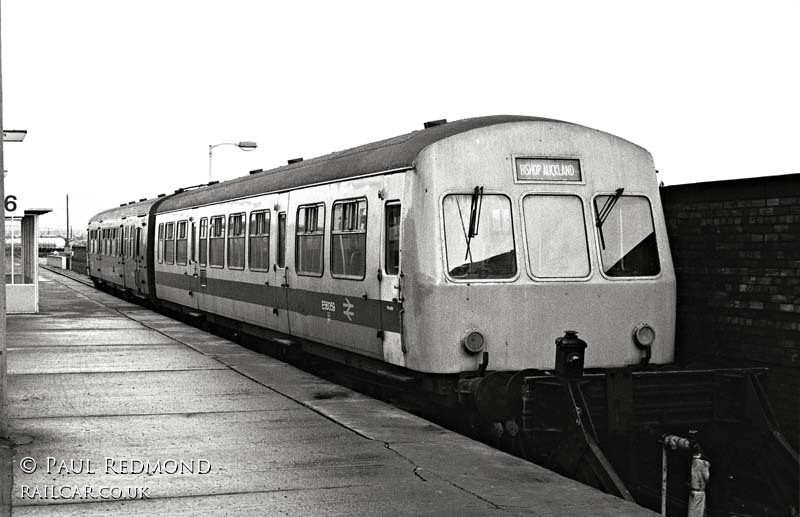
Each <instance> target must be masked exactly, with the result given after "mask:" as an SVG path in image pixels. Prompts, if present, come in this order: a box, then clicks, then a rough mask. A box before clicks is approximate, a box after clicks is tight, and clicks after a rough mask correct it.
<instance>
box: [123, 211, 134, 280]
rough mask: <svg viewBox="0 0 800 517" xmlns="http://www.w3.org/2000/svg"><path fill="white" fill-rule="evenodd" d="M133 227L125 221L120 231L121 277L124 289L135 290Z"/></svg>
mask: <svg viewBox="0 0 800 517" xmlns="http://www.w3.org/2000/svg"><path fill="white" fill-rule="evenodd" d="M133 236H134V227H133V225H132V224H131V221H130V220H126V224H125V229H124V230H123V231H122V261H123V265H122V275H123V285H124V286H125V289H129V290H131V291H132V290H134V289H136V279H135V278H134V276H135V271H136V259H135V258H134V256H133Z"/></svg>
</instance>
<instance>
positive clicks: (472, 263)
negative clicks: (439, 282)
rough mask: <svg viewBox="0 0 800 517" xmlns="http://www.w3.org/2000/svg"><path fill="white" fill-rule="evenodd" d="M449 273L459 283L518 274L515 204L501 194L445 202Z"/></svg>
mask: <svg viewBox="0 0 800 517" xmlns="http://www.w3.org/2000/svg"><path fill="white" fill-rule="evenodd" d="M443 205H444V206H443V208H444V236H445V249H446V253H447V270H448V272H449V274H450V276H451V277H453V278H456V279H459V280H493V279H501V278H512V277H513V276H515V275H516V274H517V259H516V249H515V247H514V229H513V227H512V224H511V201H510V200H509V199H508V198H507V197H506V196H503V195H499V194H483V193H481V192H480V191H478V189H477V188H476V189H475V192H474V193H472V194H450V195H448V196H446V197H445V198H444V202H443Z"/></svg>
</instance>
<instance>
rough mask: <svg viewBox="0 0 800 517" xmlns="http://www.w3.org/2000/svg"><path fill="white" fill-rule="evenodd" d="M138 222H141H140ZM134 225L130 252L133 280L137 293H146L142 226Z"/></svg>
mask: <svg viewBox="0 0 800 517" xmlns="http://www.w3.org/2000/svg"><path fill="white" fill-rule="evenodd" d="M139 224H142V223H141V222H140V223H139ZM139 224H137V225H136V227H135V228H134V230H135V235H134V240H133V249H132V250H131V252H132V253H133V265H134V267H133V281H134V283H135V284H136V293H137V294H142V295H144V294H147V293H146V292H145V290H146V285H145V278H146V275H145V271H146V270H147V266H146V265H145V261H144V253H142V249H143V246H142V239H143V235H144V232H142V227H141V226H139Z"/></svg>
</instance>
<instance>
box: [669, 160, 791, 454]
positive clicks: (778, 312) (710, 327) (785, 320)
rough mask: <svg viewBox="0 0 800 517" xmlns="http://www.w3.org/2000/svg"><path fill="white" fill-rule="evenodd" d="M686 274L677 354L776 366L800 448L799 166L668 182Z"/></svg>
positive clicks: (674, 244) (771, 387)
mask: <svg viewBox="0 0 800 517" xmlns="http://www.w3.org/2000/svg"><path fill="white" fill-rule="evenodd" d="M661 198H662V201H663V204H664V211H665V214H666V218H667V230H668V233H669V238H670V248H671V249H672V257H673V260H674V262H675V273H676V275H677V282H678V319H677V332H676V334H677V335H676V343H677V346H678V348H677V350H676V355H677V360H678V361H679V362H682V363H689V362H696V361H700V362H706V363H710V364H711V365H713V366H728V365H749V366H768V367H769V368H770V374H769V380H768V383H767V391H768V394H769V397H770V401H771V404H772V407H773V409H774V410H775V413H776V415H777V417H778V420H779V421H780V424H781V428H782V431H783V432H784V434H785V435H786V436H787V438H788V439H789V440H790V441H791V442H792V443H793V445H794V446H795V447H796V448H800V174H792V175H786V176H771V177H766V178H749V179H744V180H733V181H718V182H710V183H697V184H692V185H676V186H671V187H663V188H662V189H661Z"/></svg>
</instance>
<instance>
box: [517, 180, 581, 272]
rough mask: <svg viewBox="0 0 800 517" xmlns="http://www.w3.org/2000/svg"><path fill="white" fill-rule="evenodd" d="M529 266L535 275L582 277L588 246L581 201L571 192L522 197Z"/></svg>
mask: <svg viewBox="0 0 800 517" xmlns="http://www.w3.org/2000/svg"><path fill="white" fill-rule="evenodd" d="M522 210H523V214H524V222H525V237H526V239H527V246H528V267H529V268H530V272H531V274H532V275H533V276H534V277H537V278H583V277H586V276H587V275H588V274H589V271H590V266H589V247H588V241H587V238H586V221H585V219H584V213H583V201H581V198H579V197H578V196H572V195H542V194H536V195H529V196H525V198H524V199H523V200H522Z"/></svg>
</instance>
